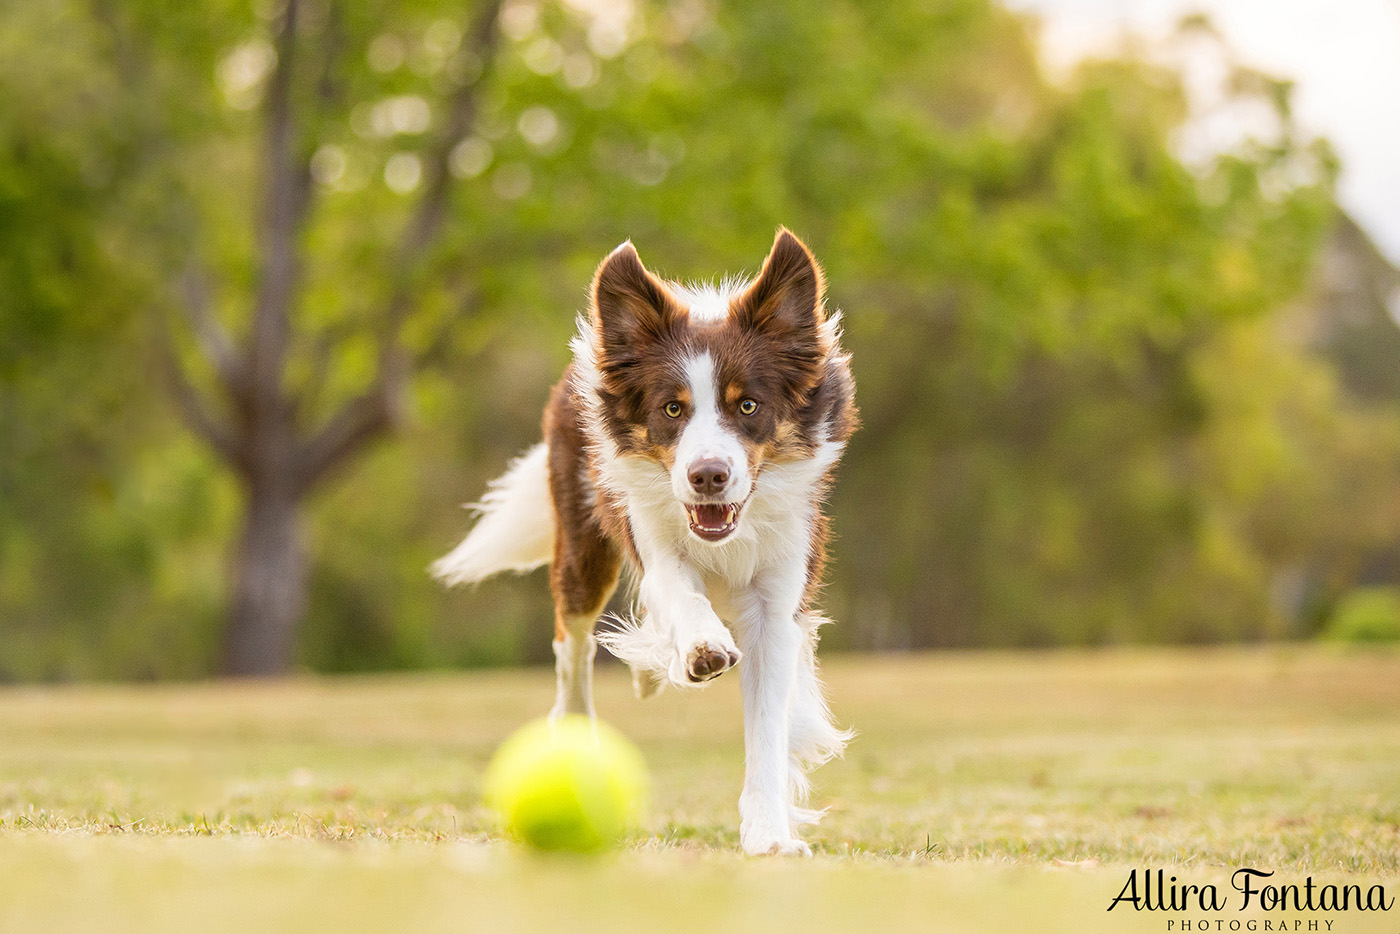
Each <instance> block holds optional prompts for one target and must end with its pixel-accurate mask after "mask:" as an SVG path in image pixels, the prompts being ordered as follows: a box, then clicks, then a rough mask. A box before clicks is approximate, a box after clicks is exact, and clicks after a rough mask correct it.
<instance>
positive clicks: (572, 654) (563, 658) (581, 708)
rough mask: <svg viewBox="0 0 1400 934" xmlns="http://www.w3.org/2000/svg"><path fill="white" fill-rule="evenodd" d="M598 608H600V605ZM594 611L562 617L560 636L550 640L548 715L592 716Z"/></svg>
mask: <svg viewBox="0 0 1400 934" xmlns="http://www.w3.org/2000/svg"><path fill="white" fill-rule="evenodd" d="M600 609H601V608H600ZM597 620H598V614H597V613H593V614H590V615H588V616H575V617H570V618H568V619H566V620H565V621H564V638H563V639H556V640H554V672H555V695H554V707H553V708H552V709H551V710H550V711H549V715H550V717H552V718H554V719H558V718H559V717H562V716H564V715H565V714H570V713H581V714H587V715H588V716H590V717H591V716H593V656H594V655H596V654H597V652H598V642H597V639H596V638H594V636H593V624H594V623H595V622H597Z"/></svg>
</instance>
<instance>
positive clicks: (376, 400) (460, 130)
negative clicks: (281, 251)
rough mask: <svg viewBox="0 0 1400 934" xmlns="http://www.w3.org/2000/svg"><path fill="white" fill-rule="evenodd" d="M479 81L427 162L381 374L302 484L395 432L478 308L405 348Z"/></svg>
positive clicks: (468, 85)
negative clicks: (416, 367) (425, 376)
mask: <svg viewBox="0 0 1400 934" xmlns="http://www.w3.org/2000/svg"><path fill="white" fill-rule="evenodd" d="M500 8H501V0H494V2H491V3H488V4H486V6H485V7H484V9H483V10H482V12H481V13H480V14H479V15H478V17H477V19H476V21H475V22H474V23H473V25H472V28H471V30H470V32H469V37H470V38H469V42H470V48H471V49H472V50H473V51H474V52H475V53H476V54H477V55H479V56H480V57H481V59H482V61H484V62H487V63H488V67H489V63H490V61H491V60H492V58H493V56H494V54H495V49H496V45H497V43H498V42H499V35H500V32H499V29H498V25H497V24H498V21H499V19H500ZM481 84H482V79H481V77H478V78H477V79H476V80H474V81H467V82H464V83H463V84H462V85H461V86H460V87H458V88H457V91H456V93H455V94H454V95H453V97H452V103H451V105H450V107H449V111H448V119H447V124H446V126H445V127H444V128H443V132H442V133H441V134H440V135H439V137H438V139H437V141H436V144H435V145H434V147H433V149H432V151H431V153H430V154H429V157H428V164H427V167H426V173H425V174H426V176H427V180H426V183H425V184H424V187H423V194H422V195H421V196H420V197H419V200H418V203H417V205H416V207H415V209H414V211H413V214H412V216H411V217H410V219H409V222H408V225H407V226H406V227H405V228H404V233H403V236H402V238H401V240H400V241H399V246H398V249H397V251H396V253H395V256H394V267H393V272H392V276H393V287H392V290H391V292H390V295H389V300H388V303H387V305H386V307H385V313H384V317H383V320H382V324H381V328H380V335H379V372H378V374H377V376H376V378H375V381H374V384H373V385H372V386H371V387H370V388H369V389H368V390H366V391H365V392H364V393H363V394H362V395H359V396H356V397H355V398H354V399H351V400H350V401H349V402H347V403H345V405H343V406H342V407H341V408H340V410H339V411H337V412H336V413H335V414H334V415H333V416H331V418H330V419H329V421H327V422H326V424H325V425H324V426H323V427H322V428H321V429H320V430H319V431H317V432H316V433H315V434H314V435H313V436H312V438H311V439H310V440H309V441H308V442H307V443H306V444H305V445H304V446H303V447H302V450H301V453H300V456H299V457H298V464H299V476H300V482H301V483H302V484H303V486H304V487H310V486H311V485H313V484H315V483H316V482H317V481H318V480H320V479H321V477H323V476H325V475H326V474H327V473H328V472H329V471H331V470H333V469H334V468H335V467H336V465H337V464H339V463H340V462H341V461H343V460H345V459H346V458H348V457H350V456H351V455H352V454H354V453H355V452H356V451H358V450H359V449H360V448H361V447H362V446H363V445H365V444H367V443H368V442H370V441H371V440H373V439H375V438H377V437H378V436H380V435H381V434H384V433H387V432H388V431H389V430H391V429H392V428H393V427H394V425H395V424H396V423H397V421H398V417H399V410H400V408H401V406H402V401H401V400H402V396H403V384H404V382H405V380H406V378H407V376H408V373H409V370H410V367H411V366H412V365H413V364H414V363H415V362H418V361H419V360H421V359H422V358H424V357H430V356H437V355H440V354H441V353H443V352H444V351H445V350H446V347H447V344H448V342H449V340H450V331H449V328H450V326H451V325H452V324H455V323H456V322H457V321H459V320H460V319H461V317H462V316H463V315H465V314H466V313H467V312H468V311H469V310H470V309H471V308H473V307H475V302H474V300H471V301H464V303H463V305H462V306H461V308H459V310H458V312H457V313H456V314H454V315H452V316H450V318H449V321H448V322H447V323H445V324H444V326H443V328H442V329H441V330H440V331H439V332H438V333H437V334H436V335H435V336H434V338H433V339H432V340H431V341H430V344H429V347H428V348H427V350H426V351H425V353H424V354H420V355H418V358H417V359H410V357H409V355H408V354H406V353H405V352H404V350H403V348H402V346H401V335H402V331H403V323H404V321H405V319H406V318H407V317H408V316H409V314H410V313H411V312H412V310H413V308H414V306H415V304H416V302H415V299H414V294H415V293H414V290H413V288H412V286H411V279H412V274H413V271H414V269H415V267H416V266H417V265H418V264H419V263H420V262H421V261H422V258H423V255H424V254H425V253H426V252H427V249H428V247H429V245H430V244H431V243H432V241H433V239H434V238H435V237H436V236H437V235H438V233H439V231H440V230H441V228H442V224H443V221H444V219H445V218H446V215H447V201H448V195H449V193H450V190H451V186H452V172H451V161H452V150H453V148H454V147H455V146H456V145H457V144H458V143H459V142H460V141H461V139H462V137H463V136H465V135H466V133H467V131H468V130H469V129H471V125H472V123H473V121H474V120H475V119H476V113H477V108H478V105H479V103H480V88H481Z"/></svg>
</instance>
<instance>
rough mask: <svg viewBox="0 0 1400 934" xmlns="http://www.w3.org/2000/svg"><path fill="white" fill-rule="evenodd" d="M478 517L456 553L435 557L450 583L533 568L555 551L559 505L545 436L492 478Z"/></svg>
mask: <svg viewBox="0 0 1400 934" xmlns="http://www.w3.org/2000/svg"><path fill="white" fill-rule="evenodd" d="M470 508H471V509H473V510H475V511H476V513H477V515H478V516H479V518H478V519H477V523H476V526H475V527H474V528H473V529H472V530H471V532H470V534H468V535H467V537H466V538H464V539H463V540H462V543H461V544H460V545H458V546H457V547H456V548H454V549H452V551H451V553H450V554H448V555H445V556H444V557H442V558H440V559H438V560H437V561H435V562H433V566H432V568H431V571H432V575H433V576H434V577H436V578H437V579H438V580H440V581H442V582H443V583H445V584H448V585H449V586H450V585H453V584H471V583H475V582H477V581H479V580H482V579H484V578H487V577H490V576H491V575H492V574H499V573H500V572H502V571H529V570H532V569H534V568H537V567H539V566H540V565H543V564H548V563H549V561H550V559H551V558H552V557H553V556H554V508H553V506H552V505H551V502H550V496H549V448H548V446H547V445H545V443H544V442H540V443H539V444H537V445H535V446H534V447H532V448H530V450H528V451H526V452H525V453H524V454H522V455H520V456H519V457H517V458H516V459H515V460H514V461H513V462H512V463H511V465H510V467H509V469H507V470H506V472H505V473H504V474H502V475H501V476H500V477H498V478H497V479H495V480H493V481H492V482H491V486H490V487H489V488H488V489H487V491H486V495H485V496H483V497H482V498H481V502H479V503H474V504H472V506H471V507H470Z"/></svg>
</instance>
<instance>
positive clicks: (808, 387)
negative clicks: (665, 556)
mask: <svg viewBox="0 0 1400 934" xmlns="http://www.w3.org/2000/svg"><path fill="white" fill-rule="evenodd" d="M823 291H824V285H823V280H822V273H821V269H820V267H819V266H818V265H817V262H816V260H815V259H813V257H812V254H811V253H810V252H809V251H808V250H807V248H806V247H805V246H804V245H803V244H802V242H801V241H800V240H798V239H797V237H795V236H793V235H792V234H791V233H790V232H788V231H787V230H779V232H778V236H777V239H776V240H775V241H774V243H773V249H772V251H771V252H770V253H769V254H768V258H767V259H766V260H765V261H764V263H763V269H762V271H761V272H760V273H759V275H758V276H757V278H755V279H754V280H753V281H752V282H751V283H749V284H747V285H745V286H740V287H734V288H721V289H719V290H692V289H688V288H686V287H683V286H678V285H675V284H673V283H668V282H665V281H663V280H661V279H659V278H657V277H655V276H653V275H652V274H651V273H649V272H648V271H647V270H646V268H645V267H644V266H643V265H642V262H641V259H640V258H639V257H638V256H637V251H636V250H635V249H633V247H632V245H631V243H624V244H623V245H622V246H620V247H618V248H617V249H616V250H614V251H613V252H612V253H611V254H610V255H609V256H608V257H607V259H605V260H604V261H603V262H602V264H601V265H600V266H599V267H598V272H597V274H596V276H595V277H594V281H593V295H592V298H593V301H592V308H591V311H590V316H589V322H588V326H587V329H588V330H589V331H590V332H591V334H589V335H588V343H589V345H590V346H588V348H587V350H588V352H589V356H590V357H591V358H592V364H593V369H594V370H595V372H596V383H595V386H594V392H595V393H596V400H595V405H596V409H597V412H596V416H597V417H596V423H597V430H601V431H603V432H605V433H606V435H607V438H608V440H609V441H610V442H611V444H612V446H613V447H614V448H615V449H616V452H617V454H618V455H620V456H639V457H644V458H648V459H650V460H653V461H655V462H657V463H658V464H660V465H661V466H662V467H664V469H665V470H666V471H667V472H668V473H669V475H670V487H671V491H672V493H673V494H674V497H675V499H676V500H677V502H678V503H679V505H680V506H682V507H684V509H685V512H686V515H687V517H688V519H689V523H690V531H691V533H693V534H694V535H695V536H697V537H698V538H700V539H702V540H704V541H707V542H722V541H724V540H726V539H727V538H729V536H730V535H732V534H733V533H734V532H735V530H736V529H738V528H739V526H740V523H741V522H742V521H743V513H744V506H745V505H746V503H747V502H748V501H749V498H750V496H751V495H752V494H753V492H754V489H755V483H756V482H757V481H758V478H759V475H760V473H761V471H762V469H763V467H764V465H766V464H771V463H783V462H790V461H794V460H799V459H802V458H808V457H811V456H813V454H814V452H815V451H816V449H817V447H818V446H819V445H821V444H822V443H824V442H826V441H829V440H837V441H844V440H845V437H846V435H848V434H849V433H850V430H851V428H852V427H853V420H854V409H853V407H852V406H851V404H850V395H851V390H850V379H849V371H848V369H847V367H846V359H845V356H844V355H843V354H841V353H840V351H839V348H838V347H837V329H836V321H835V318H836V316H834V315H833V316H832V317H831V318H830V319H829V318H828V316H827V315H826V312H825V308H824V304H823Z"/></svg>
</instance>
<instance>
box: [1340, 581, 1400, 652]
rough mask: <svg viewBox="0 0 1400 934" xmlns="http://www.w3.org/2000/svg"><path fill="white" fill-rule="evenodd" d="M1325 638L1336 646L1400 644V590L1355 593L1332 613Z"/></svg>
mask: <svg viewBox="0 0 1400 934" xmlns="http://www.w3.org/2000/svg"><path fill="white" fill-rule="evenodd" d="M1323 635H1324V637H1326V638H1327V639H1330V640H1332V641H1334V642H1400V589H1397V588H1395V587H1361V588H1358V589H1356V590H1353V591H1352V592H1351V593H1349V594H1347V595H1346V597H1344V598H1343V599H1342V601H1341V602H1340V603H1339V604H1338V605H1337V608H1336V609H1335V610H1334V611H1333V612H1332V619H1331V621H1329V622H1328V624H1327V628H1326V630H1325V631H1324V632H1323Z"/></svg>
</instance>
